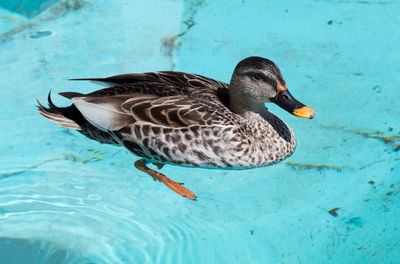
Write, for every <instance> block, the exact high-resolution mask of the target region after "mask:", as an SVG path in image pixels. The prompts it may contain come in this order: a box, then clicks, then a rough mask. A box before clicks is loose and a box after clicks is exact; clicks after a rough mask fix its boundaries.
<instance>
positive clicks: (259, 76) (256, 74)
mask: <svg viewBox="0 0 400 264" xmlns="http://www.w3.org/2000/svg"><path fill="white" fill-rule="evenodd" d="M253 77H254V79H256V80H261V79H262V78H263V76H262V75H261V73H254V75H253Z"/></svg>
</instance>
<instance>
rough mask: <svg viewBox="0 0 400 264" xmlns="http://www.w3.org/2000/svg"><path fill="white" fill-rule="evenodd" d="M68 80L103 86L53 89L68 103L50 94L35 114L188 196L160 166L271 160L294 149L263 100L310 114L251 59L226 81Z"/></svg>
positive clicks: (168, 74)
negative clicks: (117, 151) (120, 151)
mask: <svg viewBox="0 0 400 264" xmlns="http://www.w3.org/2000/svg"><path fill="white" fill-rule="evenodd" d="M71 80H74V81H91V82H94V83H96V84H100V85H103V86H105V87H104V88H103V89H100V90H96V91H94V92H91V93H88V94H83V93H78V92H62V93H59V95H61V96H63V97H66V98H68V99H70V100H71V101H72V104H71V105H70V106H67V107H58V106H56V105H54V103H53V102H52V100H51V95H50V93H49V94H48V107H45V106H43V105H42V104H41V103H40V102H39V101H38V100H37V103H38V105H37V106H38V110H39V113H40V114H41V115H42V116H43V117H45V118H47V119H49V120H50V121H53V122H54V123H56V124H58V125H59V126H61V127H64V128H68V129H73V130H77V131H78V132H80V133H81V134H83V135H84V136H86V137H88V138H90V139H93V140H96V141H98V142H100V143H105V144H114V145H120V146H123V147H125V148H126V149H128V150H129V151H130V152H131V153H133V154H134V155H136V156H137V157H139V159H137V160H136V162H135V163H134V165H135V167H136V168H137V169H138V170H140V171H142V172H144V173H146V174H148V175H150V176H151V177H152V178H153V179H154V180H156V181H160V182H162V183H164V184H165V185H166V186H167V187H169V188H170V189H171V190H173V191H174V192H176V193H178V194H180V195H182V196H183V197H186V198H188V199H190V200H196V199H197V196H196V194H195V193H193V192H192V191H190V190H189V189H188V188H186V187H184V186H183V183H179V182H175V181H173V180H171V179H169V178H168V177H167V176H166V175H164V174H162V173H161V172H159V170H160V169H161V168H162V167H163V166H164V165H166V164H172V165H181V166H191V167H200V168H218V169H250V168H256V167H263V166H268V165H272V164H274V163H277V162H280V161H282V160H284V159H285V158H287V157H289V156H290V155H292V154H293V152H294V150H295V148H296V138H295V135H294V133H293V130H292V129H291V128H290V127H289V126H288V125H287V124H286V123H285V122H284V121H283V120H282V119H281V118H279V117H278V116H277V115H276V114H274V113H272V112H271V111H270V110H269V109H268V108H267V107H266V106H265V103H274V104H277V105H278V106H280V107H281V108H283V109H284V110H286V111H288V112H289V113H291V114H293V115H295V116H298V117H302V118H309V119H312V118H314V116H315V111H314V110H313V109H311V108H310V107H308V106H306V105H304V104H302V103H300V102H299V101H297V100H296V99H295V98H294V97H293V96H292V95H291V93H290V92H289V90H288V87H287V84H286V82H285V79H284V78H283V76H282V73H281V71H280V69H279V68H278V66H277V65H276V64H275V63H274V62H272V61H271V60H269V59H266V58H262V57H257V56H253V57H248V58H245V59H243V60H241V61H240V62H239V63H238V64H237V66H236V67H235V69H234V71H233V74H232V77H231V80H230V83H229V84H228V83H224V82H220V81H217V80H214V79H212V78H208V77H205V76H202V75H197V74H191V73H185V72H176V71H158V72H147V73H133V74H122V75H115V76H111V77H106V78H80V79H71ZM149 164H154V165H155V166H156V167H157V169H154V170H153V169H151V168H149V167H148V165H149Z"/></svg>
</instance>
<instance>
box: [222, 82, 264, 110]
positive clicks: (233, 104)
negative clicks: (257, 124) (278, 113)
mask: <svg viewBox="0 0 400 264" xmlns="http://www.w3.org/2000/svg"><path fill="white" fill-rule="evenodd" d="M229 107H230V109H231V111H232V112H234V113H236V114H239V115H241V116H243V115H247V114H248V113H249V112H252V113H257V114H260V115H263V114H265V112H267V111H268V110H267V109H266V108H265V105H264V102H262V101H259V100H256V99H254V98H251V97H249V95H248V94H246V93H245V87H243V84H242V83H240V82H239V81H238V80H237V79H236V78H235V76H233V77H232V79H231V82H230V85H229Z"/></svg>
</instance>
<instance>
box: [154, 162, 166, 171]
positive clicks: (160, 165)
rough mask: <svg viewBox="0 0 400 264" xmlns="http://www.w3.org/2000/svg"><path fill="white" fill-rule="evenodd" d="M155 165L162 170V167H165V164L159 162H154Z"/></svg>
mask: <svg viewBox="0 0 400 264" xmlns="http://www.w3.org/2000/svg"><path fill="white" fill-rule="evenodd" d="M152 164H153V165H155V166H157V168H158V169H159V170H160V169H162V167H164V164H162V163H159V162H152Z"/></svg>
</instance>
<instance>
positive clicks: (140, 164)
mask: <svg viewBox="0 0 400 264" xmlns="http://www.w3.org/2000/svg"><path fill="white" fill-rule="evenodd" d="M153 164H154V165H156V166H157V167H158V168H160V167H159V165H162V166H163V165H164V164H161V163H153ZM162 166H161V167H162ZM135 167H136V168H137V169H139V170H141V171H143V172H145V173H147V174H148V175H150V176H151V177H153V179H154V180H155V181H160V182H162V183H164V184H165V185H166V186H167V187H168V188H170V189H171V190H173V191H174V192H176V193H177V194H180V195H182V196H183V197H186V198H188V199H190V200H192V201H196V199H197V197H196V194H194V193H193V192H192V191H190V190H189V189H187V188H186V187H183V186H182V185H183V183H180V182H174V181H173V180H171V179H169V178H168V177H167V176H165V175H164V174H162V173H160V172H158V171H155V170H152V169H150V168H148V167H147V166H146V163H145V162H144V161H143V160H138V161H136V162H135Z"/></svg>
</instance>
